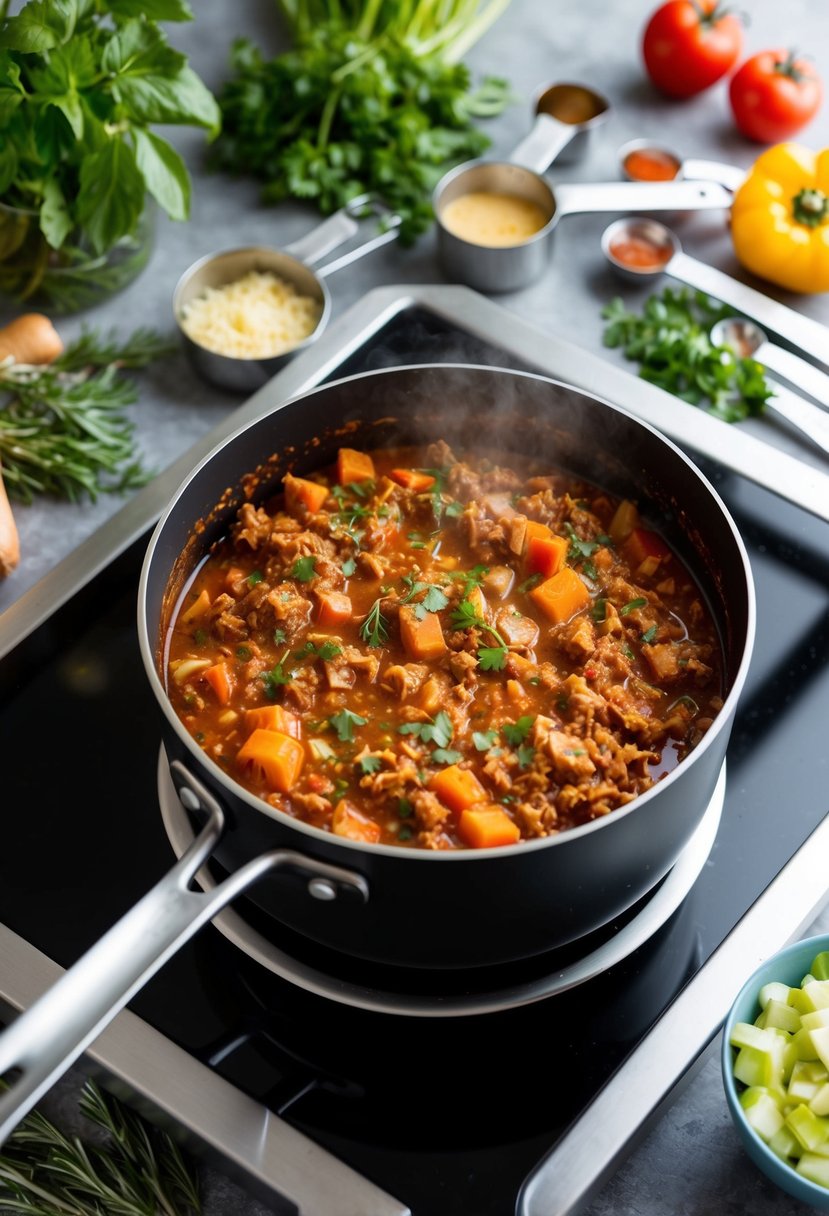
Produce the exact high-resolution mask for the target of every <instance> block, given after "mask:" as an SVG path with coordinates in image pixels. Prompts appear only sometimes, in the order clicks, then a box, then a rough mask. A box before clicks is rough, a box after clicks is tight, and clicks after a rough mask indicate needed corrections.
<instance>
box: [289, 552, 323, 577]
mask: <svg viewBox="0 0 829 1216" xmlns="http://www.w3.org/2000/svg"><path fill="white" fill-rule="evenodd" d="M316 564H317V559H316V558H315V557H314V556H313V555H310V556H308V557H298V558H297V559H296V561H295V562H294V564H293V566H292V568H291V575H290V577H291V578H295V579H296V580H297V581H298V582H300V583H310V581H311V579H312V578H313V577H314V574H315V566H316Z"/></svg>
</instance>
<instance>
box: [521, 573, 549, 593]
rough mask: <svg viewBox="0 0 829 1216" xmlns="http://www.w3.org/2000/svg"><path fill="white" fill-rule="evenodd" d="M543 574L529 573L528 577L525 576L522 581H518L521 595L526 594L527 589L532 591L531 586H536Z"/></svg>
mask: <svg viewBox="0 0 829 1216" xmlns="http://www.w3.org/2000/svg"><path fill="white" fill-rule="evenodd" d="M543 577H544V576H543V575H542V574H531V575H530V577H529V578H525V579H524V581H523V583H519V586H518V590H519V591H520V592H521V594H522V595H526V594H527V592H528V591H532V589H533V587H537V586H538V584H539V583H540V582H541V580H542V578H543Z"/></svg>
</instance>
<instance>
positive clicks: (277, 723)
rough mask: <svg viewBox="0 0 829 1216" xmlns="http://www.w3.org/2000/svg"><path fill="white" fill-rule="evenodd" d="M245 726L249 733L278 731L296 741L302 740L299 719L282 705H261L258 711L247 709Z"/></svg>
mask: <svg viewBox="0 0 829 1216" xmlns="http://www.w3.org/2000/svg"><path fill="white" fill-rule="evenodd" d="M245 726H246V728H247V729H248V730H249V731H253V730H278V731H281V732H282V734H283V735H290V736H291V737H292V738H294V739H301V738H302V723H301V722H300V720H299V718H298V717H297V716H296V714H292V713H290V712H289V711H288V710H287V709H283V708H282V706H281V705H260V706H259V707H258V708H257V709H246V710H245Z"/></svg>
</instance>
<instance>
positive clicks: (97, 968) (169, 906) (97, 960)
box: [0, 761, 368, 1144]
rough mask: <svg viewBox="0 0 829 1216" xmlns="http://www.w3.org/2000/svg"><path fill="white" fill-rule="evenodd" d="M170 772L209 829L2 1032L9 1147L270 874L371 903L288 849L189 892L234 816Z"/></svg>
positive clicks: (1, 1111)
mask: <svg viewBox="0 0 829 1216" xmlns="http://www.w3.org/2000/svg"><path fill="white" fill-rule="evenodd" d="M170 769H171V772H174V774H175V777H176V783H177V785H178V787H179V790H180V797H181V799H182V802H183V803H184V805H185V806H186V807H187V809H188V810H192V811H196V810H200V811H201V812H202V813H206V815H207V822H206V824H205V827H204V828H203V829H202V830H201V832H200V833H199V835H198V836H197V837H196V839H195V840H194V842H193V844H192V845H191V846H190V848H189V849H188V850H187V852H186V853H185V854H184V855H183V856H182V857H181V859H180V860H179V861H178V862H177V864H176V865H175V866H173V868H172V869H171V870H170V871H169V872H168V873H167V874H166V875H165V876H164V878H162V879H161V881H160V882H158V883H157V884H156V885H155V886H154V887H153V888H152V890H150V891H149V892H148V893H147V894H146V895H145V896H144V897H143V898H142V899H141V900H139V902H138V903H137V904H135V905H134V907H132V908H131V909H130V911H129V912H127V913H126V914H125V915H124V916H123V917H122V918H121V920H119V921H118V922H117V924H115V925H113V927H112V928H111V929H110V930H109V931H108V932H107V933H106V934H104V936H103V937H102V938H101V939H100V940H99V941H98V942H96V943H95V945H94V946H92V947H91V948H90V949H89V950H88V951H87V952H86V954H84V955H82V956H81V958H80V959H79V960H78V961H77V962H76V963H75V964H74V965H73V966H72V967H70V968H69V970H68V971H65V972H64V974H63V975H62V976H61V978H60V979H59V980H58V981H57V983H56V984H54V985H53V987H52V988H50V989H49V990H48V991H47V992H45V993H44V994H43V996H42V997H40V998H39V1000H37V1001H35V1003H34V1004H33V1005H31V1006H30V1007H29V1008H28V1009H27V1010H26V1011H25V1012H24V1013H21V1014H20V1015H19V1016H18V1017H17V1018H16V1019H15V1020H14V1021H13V1022H12V1023H11V1024H10V1025H9V1026H8V1027H7V1029H6V1030H4V1031H3V1033H2V1034H0V1076H3V1075H5V1074H7V1073H9V1072H10V1071H12V1070H19V1075H17V1076H14V1077H12V1078H10V1087H9V1089H8V1090H7V1091H6V1092H5V1093H4V1094H2V1096H0V1144H2V1143H3V1142H4V1141H5V1140H6V1138H7V1137H8V1136H9V1134H10V1133H11V1132H12V1131H13V1130H14V1128H15V1127H16V1126H17V1124H18V1123H19V1122H20V1120H21V1119H22V1118H23V1117H24V1116H25V1115H26V1114H27V1113H28V1112H29V1111H30V1110H31V1109H32V1107H33V1106H35V1105H36V1103H37V1102H38V1101H39V1100H40V1099H41V1098H42V1097H43V1095H44V1094H45V1093H46V1092H47V1091H48V1090H49V1089H50V1088H51V1087H52V1085H54V1083H55V1082H56V1081H57V1080H58V1079H59V1078H60V1077H61V1076H62V1075H63V1073H64V1072H66V1070H67V1068H69V1067H70V1065H71V1064H72V1063H73V1062H74V1061H75V1060H77V1058H78V1057H79V1056H80V1055H81V1053H82V1052H83V1051H84V1050H85V1048H86V1047H88V1046H89V1044H90V1043H91V1042H92V1041H93V1039H95V1038H97V1036H98V1035H99V1034H100V1033H101V1031H102V1030H103V1029H104V1028H105V1027H106V1026H107V1025H108V1024H109V1022H111V1021H112V1019H113V1018H114V1017H115V1015H116V1013H118V1012H119V1010H121V1009H123V1008H124V1006H125V1005H126V1004H127V1003H128V1002H129V1001H130V1000H131V998H132V997H133V996H134V995H135V993H136V992H138V991H139V990H140V989H141V988H142V987H143V986H144V984H146V983H147V981H148V980H149V979H150V978H151V977H152V976H153V975H155V973H156V972H157V971H158V970H159V969H160V968H161V967H162V966H163V965H164V963H166V962H167V960H168V959H169V958H171V957H172V956H173V955H174V954H175V953H176V951H177V950H179V949H180V947H181V946H183V945H184V943H185V942H186V941H188V940H189V939H190V938H191V937H193V935H194V934H195V933H197V932H198V930H199V929H200V928H201V927H202V926H203V925H205V924H206V923H207V922H208V921H209V920H210V919H211V918H212V917H213V916H215V915H216V913H217V912H219V911H221V909H222V908H223V907H224V906H225V905H226V904H228V903H229V902H230V901H231V900H233V899H235V898H236V896H237V895H241V894H242V892H243V891H246V890H247V889H248V887H250V886H251V885H252V884H253V883H255V882H257V881H258V880H259V879H260V878H262V876H263V875H265V874H267V873H269V872H270V871H273V870H275V869H277V868H279V867H290V868H292V869H299V870H304V871H305V872H306V873H307V875H308V877H309V890H311V893H312V894H318V895H319V896H320V897H321V898H324V899H334V898H336V897H337V895H338V893H339V892H340V891H341V890H342V889H343V888H345V889H348V890H350V891H352V892H356V894H357V895H358V896H359V897H360V898H361V899H367V898H368V889H367V887H366V884H365V880H364V879H363V878H362V877H361V876H360V875H356V874H352V873H351V872H350V871H348V870H342V869H340V867H338V866H329V865H327V864H325V863H323V862H316V861H312V860H311V859H309V858H306V857H304V856H302V855H301V854H297V853H293V852H292V851H291V850H288V849H277V850H274V851H273V852H270V853H265V854H263V855H262V856H261V857H257V858H254V860H253V861H250V862H248V863H247V864H246V865H244V866H242V867H241V868H240V869H238V870H237V871H236V872H235V873H234V874H232V875H231V876H230V877H229V878H227V879H225V880H224V882H222V883H220V884H219V885H218V886H216V887H214V889H213V890H212V891H210V892H204V891H192V890H189V889H188V888H189V884H190V883H191V882H192V880H193V879H194V878H195V876H196V874H197V873H198V871H199V870H200V869H201V867H202V865H204V863H205V862H206V861H207V859H208V857H209V856H210V853H211V851H212V849H213V847H214V846H215V844H216V842H217V841H218V839H219V837H220V836H221V834H222V830H223V827H224V814H223V812H222V808H221V806H220V805H219V803H218V802H217V801H216V799H215V798H214V797H213V796H212V794H210V792H209V791H208V790H207V789H206V788H205V786H203V785H202V784H201V782H199V781H197V780H196V778H195V777H193V776H192V774H190V773H189V772H188V771H187V769H186V768H185V767H184V766H183V765H182V764H181V763H180V762H179V761H174V762H173V764H171V766H170ZM311 884H318V887H317V889H314V888H312V886H311Z"/></svg>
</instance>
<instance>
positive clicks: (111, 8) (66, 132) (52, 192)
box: [0, 0, 221, 307]
mask: <svg viewBox="0 0 829 1216" xmlns="http://www.w3.org/2000/svg"><path fill="white" fill-rule="evenodd" d="M7 9H8V4H7V3H4V4H2V6H0V20H1V21H2V24H0V149H2V152H1V153H0V196H2V199H3V201H4V202H6V203H8V204H10V205H12V206H15V207H19V208H23V209H25V210H26V211H27V212H29V213H31V214H32V219H31V221H28V222H30V224H31V227H32V229H33V232H34V234H35V236H36V237H38V238H40V241H41V246H40V249H38V250H37V251H34V252H33V251H32V249H31V246H32V241H31V240H28V241H27V246H28V249H29V255H28V260H26V259H24V258H22V257H21V256H19V254H18V256H16V257H10V258H7V260H6V261H5V262H4V263H2V264H0V286H2V288H3V290H5V291H11V293H12V294H21V293H23V292H25V295H26V297H27V298H31V296H32V294H33V293H34V292H35V291H36V290H37V289H38V287H39V286H40V285H41V282H42V281H43V279H44V276H48V274H49V270H50V269H51V268H52V267H53V265H54V263H55V262H56V261H57V263H58V265H59V266H60V267H62V268H63V269H65V270H66V271H67V273H66V276H65V277H66V280H67V283H66V289H67V290H68V291H70V292H71V291H72V290H73V288H75V287H77V283H75V284H73V271H76V270H77V267H78V266H79V264H81V262H82V261H88V260H89V255H90V250H91V252H92V254H93V255H97V256H100V255H103V254H105V253H107V252H108V251H109V250H110V249H112V248H113V247H114V246H115V245H116V244H117V243H118V242H120V241H123V240H125V239H127V238H131V237H133V236H134V235H135V233H136V230H137V228H138V225H139V220H140V218H141V215H142V213H143V211H144V209H145V201H146V196H147V194H148V193H149V194H150V195H152V196H153V198H154V199H155V200H156V202H157V203H158V204H159V206H160V207H162V208H163V209H164V211H166V212H167V214H168V215H169V216H170V217H171V218H172V219H175V220H184V219H187V217H188V215H189V211H190V177H189V174H188V171H187V167H186V165H185V162H184V160H183V159H182V157H181V155H180V154H179V153H178V152H177V151H176V150H175V149H174V148H173V146H172V145H171V144H169V143H167V141H166V140H164V139H162V138H161V137H160V136H159V135H158V134H157V133H156V132H155V131H153V130H152V127H153V126H154V125H156V124H169V125H174V126H181V125H187V126H197V127H202V128H204V129H206V130H207V131H208V133H209V135H210V137H211V138H212V137H214V136H215V135H216V134H217V133H218V130H219V127H220V125H221V116H220V113H219V108H218V106H217V104H216V101H215V99H214V98H213V96H212V95H211V93H210V92H209V91H208V89H207V88H206V86H205V85H204V84H203V83H202V81H201V80H200V78H199V77H198V76H197V75H196V73H195V72H194V71H193V69H192V68H191V67H189V66H188V63H187V57H186V56H185V55H183V54H182V53H181V52H179V51H176V50H174V49H173V48H172V47H171V46H170V45H169V44H168V42H167V38H166V35H165V33H164V31H163V29H162V27H161V25H159V24H158V22H159V20H160V21H189V20H191V19H192V17H193V13H192V12H191V10H190V8H189V6H188V5H187V4H185V3H183V2H182V0H163V2H162V0H153V2H152V3H151V4H149V5H147V4H141V3H138V2H137V0H110V3H106V4H105V3H95V4H92V3H80V2H79V0H28V3H25V4H24V5H23V7H22V8H21V9H20V11H19V13H18V14H17V15H16V16H8V15H7ZM24 219H25V217H24ZM19 248H20V245H18V246H17V247H16V248H15V250H14V251H13V252H14V253H16V254H17V253H18V250H19ZM56 251H59V252H58V253H57V257H56ZM106 269H107V268H106V267H104V268H103V270H102V271H101V274H102V275H103V274H105V272H106ZM55 277H56V276H51V278H50V291H51V290H53V285H54V281H55ZM85 302H87V303H88V302H89V301H85ZM56 303H57V305H58V306H60V299H59V298H58V297H56ZM69 304H70V306H72V307H77V306H80V305H79V303H78V301H77V299H76V298H74V297H72V298H71V299H70V300H69Z"/></svg>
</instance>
